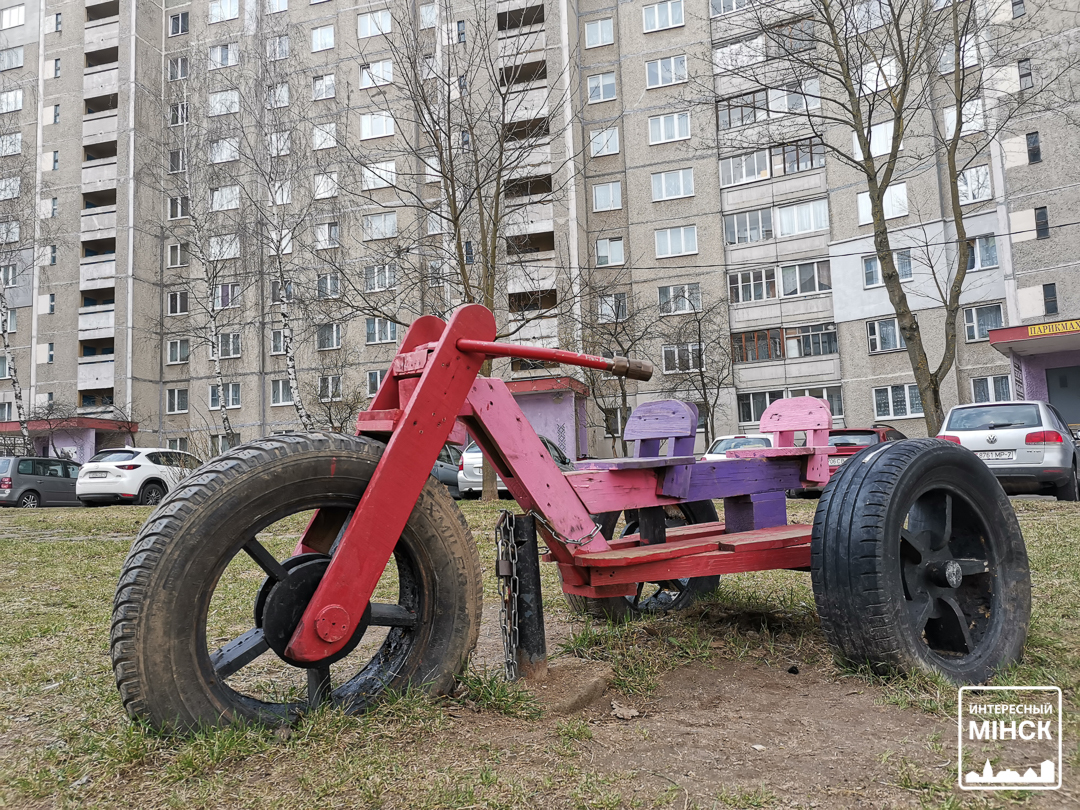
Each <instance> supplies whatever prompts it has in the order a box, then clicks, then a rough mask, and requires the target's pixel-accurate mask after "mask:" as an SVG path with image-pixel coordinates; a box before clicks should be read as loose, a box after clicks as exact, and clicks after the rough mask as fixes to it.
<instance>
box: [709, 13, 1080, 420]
mask: <svg viewBox="0 0 1080 810" xmlns="http://www.w3.org/2000/svg"><path fill="white" fill-rule="evenodd" d="M714 5H715V3H714ZM1076 14H1077V12H1076V11H1075V9H1072V10H1070V9H1063V8H1051V7H1045V8H1043V9H1039V10H1036V9H1033V8H1030V6H1029V8H1028V12H1027V14H1026V15H1025V16H1024V17H1023V18H1022V19H1019V20H1014V19H1013V14H1012V11H1011V4H1010V3H1009V2H1006V1H1005V0H990V2H988V3H982V2H974V0H957V2H949V0H858V2H856V0H839V1H837V0H805V2H803V3H800V4H797V5H795V6H790V5H784V6H765V5H755V6H754V7H753V8H752V9H748V10H746V11H745V12H743V13H740V14H738V15H732V17H731V19H730V22H729V23H728V24H727V25H726V26H725V31H727V32H730V33H731V34H732V35H733V36H736V37H739V38H738V39H737V40H736V41H734V42H732V43H728V44H725V45H722V46H720V47H718V48H717V49H716V51H715V52H714V62H715V69H716V73H717V78H716V92H717V94H718V95H719V96H722V97H724V98H722V99H721V103H720V127H721V131H720V134H719V144H720V148H721V153H722V154H723V153H728V154H732V153H735V152H736V151H737V150H739V149H740V148H741V149H755V147H756V150H755V152H751V153H749V154H748V161H742V162H740V161H735V163H733V164H732V165H731V166H730V170H731V171H733V172H735V171H745V170H747V166H748V165H750V164H754V167H752V168H751V169H749V170H750V171H751V172H754V171H757V169H756V161H757V155H759V154H760V155H761V156H762V159H763V161H768V160H769V156H768V153H767V152H759V151H757V150H760V146H759V144H761V143H792V142H793V141H796V140H797V139H800V138H801V139H806V138H807V137H808V136H809V137H810V138H811V139H812V141H803V142H802V145H803V146H804V147H805V150H804V151H805V155H804V156H801V155H800V154H799V151H798V145H793V146H792V148H791V155H792V157H791V159H792V160H795V161H796V162H798V161H799V160H803V159H805V160H808V161H811V162H813V161H816V160H817V159H818V155H819V154H820V158H821V159H822V160H823V159H824V156H825V154H826V153H828V154H829V155H831V156H832V157H833V158H834V159H835V160H836V161H837V162H838V164H839V165H841V166H843V167H846V168H847V169H849V170H851V172H852V177H854V178H858V180H856V181H855V182H860V181H861V183H864V184H865V188H866V192H865V193H866V197H865V199H864V200H863V201H860V205H861V206H863V207H864V209H865V214H866V215H868V221H869V222H870V223H871V224H872V227H873V241H874V250H875V252H876V254H877V260H878V263H879V266H880V274H881V279H882V281H883V283H884V285H885V287H886V289H887V291H888V294H889V300H890V302H891V304H892V307H893V309H894V311H895V312H896V317H897V322H898V326H899V330H900V333H901V335H902V336H903V339H904V341H905V344H906V347H907V354H908V357H909V360H910V362H911V367H912V369H913V371H914V375H915V380H916V383H917V384H918V387H919V393H920V395H921V397H922V404H923V410H924V412H925V419H926V425H927V430H928V432H929V435H935V434H936V433H937V431H938V428H939V426H940V424H941V421H942V419H943V416H944V414H943V404H942V399H941V386H942V384H943V382H944V380H945V378H946V376H947V375H948V373H949V372H950V370H951V369H952V367H953V365H954V362H955V359H956V329H957V326H956V319H957V313H958V312H959V309H960V298H961V294H962V293H963V292H964V291H965V290H966V289H967V287H966V286H965V282H966V280H967V271H968V263H969V256H970V250H971V245H970V240H969V237H968V234H967V231H966V228H965V217H966V216H970V214H971V213H974V212H975V211H978V210H979V208H978V207H977V206H976V207H972V206H971V205H970V203H971V202H973V201H976V200H979V199H983V198H984V197H983V196H982V194H983V193H984V192H985V193H987V194H988V192H989V176H990V173H989V169H988V168H985V167H983V168H980V166H981V164H982V163H985V160H986V157H987V155H988V153H989V150H990V147H991V144H992V143H993V142H994V140H995V138H996V137H997V135H998V134H999V133H1001V132H1002V131H1003V130H1005V129H1006V128H1007V127H1008V125H1009V123H1010V122H1011V121H1013V120H1014V119H1015V118H1016V117H1017V116H1018V115H1021V114H1027V113H1032V112H1037V111H1039V110H1042V109H1047V108H1050V107H1053V106H1056V105H1058V104H1060V103H1061V102H1062V98H1063V96H1065V95H1066V94H1067V93H1068V92H1071V87H1070V85H1069V83H1067V82H1064V81H1062V79H1063V77H1065V76H1066V75H1067V74H1069V73H1070V71H1072V70H1074V69H1075V67H1076V64H1077V53H1076V48H1075V45H1071V44H1069V43H1067V42H1064V41H1058V40H1056V39H1055V40H1054V41H1055V42H1056V44H1057V45H1059V46H1060V47H1054V48H1052V49H1040V50H1039V53H1038V55H1037V56H1035V57H1034V58H1032V52H1031V50H1032V49H1033V48H1035V47H1036V46H1035V45H1034V44H1033V43H1035V42H1038V41H1040V40H1044V39H1047V38H1048V37H1049V38H1051V39H1053V37H1052V34H1053V33H1054V32H1055V31H1057V30H1058V29H1060V30H1065V29H1069V28H1072V27H1074V25H1075V22H1073V23H1067V22H1063V20H1065V18H1075V17H1076ZM725 22H726V23H727V22H728V21H727V20H725ZM1032 64H1037V65H1038V67H1037V73H1038V82H1037V83H1036V82H1034V81H1032V76H1031V73H1030V71H1029V72H1028V74H1027V76H1026V77H1025V76H1021V75H1019V73H1018V71H1023V70H1024V69H1025V67H1027V68H1029V69H1030V67H1031V65H1032ZM743 124H754V126H749V127H744V128H742V129H734V128H735V127H738V126H740V125H743ZM729 127H730V128H731V129H728V128H729ZM785 159H787V156H786V155H785ZM761 169H762V170H763V171H765V172H768V168H766V166H765V165H764V163H763V165H762V167H761ZM935 171H936V172H937V173H938V176H939V178H940V183H941V187H942V188H943V189H944V192H945V197H946V199H944V200H941V201H940V203H937V204H936V210H940V211H941V214H938V215H937V216H944V217H945V218H946V219H947V220H948V225H949V227H950V228H951V229H952V233H951V234H949V235H948V237H947V238H944V240H943V238H942V236H941V235H940V234H939V235H938V236H937V237H936V238H935V239H934V240H932V241H931V243H930V244H928V245H926V246H925V247H927V248H929V250H928V251H927V254H928V255H927V267H926V270H927V273H928V275H929V276H930V281H929V284H928V285H925V286H924V287H923V288H921V289H920V291H919V293H918V294H920V295H926V296H931V297H933V298H935V299H936V303H937V304H940V306H942V307H943V308H944V310H945V318H944V327H943V334H942V335H941V342H942V345H943V349H942V354H941V357H940V359H938V360H937V362H936V363H934V362H932V361H931V359H930V357H929V355H928V351H927V347H926V342H925V335H924V332H925V329H926V327H925V326H923V327H920V324H919V322H918V320H917V319H916V317H915V313H914V311H913V307H912V302H911V300H910V298H909V296H910V293H909V291H908V289H906V288H905V287H904V285H903V284H902V281H903V280H904V279H905V278H906V277H907V271H908V268H906V267H905V268H898V267H897V262H896V260H895V254H894V251H895V250H897V249H898V248H900V247H903V248H907V247H917V245H913V243H912V240H911V237H910V236H908V235H904V234H902V233H901V231H902V230H904V229H908V228H910V225H897V224H896V223H895V222H890V220H894V219H895V218H896V217H897V216H902V215H903V214H906V213H915V212H916V209H917V208H918V207H919V203H918V201H913V202H912V204H911V205H909V204H908V203H907V202H906V200H902V199H901V195H900V193H899V192H900V188H899V186H900V184H901V183H903V182H904V181H905V180H907V179H910V178H913V177H918V176H919V175H921V174H924V173H927V172H931V173H932V172H935ZM983 186H985V189H984V188H982V187H983ZM927 207H928V208H929V207H930V206H927ZM900 209H902V210H900ZM901 270H903V271H904V272H903V274H902V273H901ZM935 342H936V341H935Z"/></svg>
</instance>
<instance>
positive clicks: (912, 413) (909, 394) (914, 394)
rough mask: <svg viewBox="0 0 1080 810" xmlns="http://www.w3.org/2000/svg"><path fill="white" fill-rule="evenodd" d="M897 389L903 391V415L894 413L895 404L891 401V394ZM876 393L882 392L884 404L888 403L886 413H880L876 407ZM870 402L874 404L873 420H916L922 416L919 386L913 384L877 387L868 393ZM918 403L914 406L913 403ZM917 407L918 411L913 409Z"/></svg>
mask: <svg viewBox="0 0 1080 810" xmlns="http://www.w3.org/2000/svg"><path fill="white" fill-rule="evenodd" d="M897 388H902V389H904V391H903V393H904V410H905V411H906V412H905V413H896V410H895V408H894V406H895V404H896V403H895V402H894V401H893V394H894V393H895V390H896V389H897ZM878 391H884V392H885V397H886V402H888V405H889V410H888V413H882V412H881V409H880V408H879V407H878V398H877V396H878ZM870 397H871V401H872V402H873V403H874V414H875V416H874V418H875V419H909V418H918V417H921V416H923V415H924V413H923V404H922V397H920V396H919V386H918V385H916V384H915V383H900V384H898V385H885V386H878V387H877V388H874V389H873V390H872V391H871V392H870ZM916 402H917V403H918V405H917V406H916V404H915V403H916ZM916 407H918V410H915V408H916Z"/></svg>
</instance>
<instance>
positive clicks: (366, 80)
mask: <svg viewBox="0 0 1080 810" xmlns="http://www.w3.org/2000/svg"><path fill="white" fill-rule="evenodd" d="M462 78H464V77H462ZM392 81H394V63H393V61H391V60H390V59H383V60H382V61H380V62H372V63H371V64H369V65H361V66H360V86H361V87H375V86H376V85H380V84H390V83H391V82H392Z"/></svg>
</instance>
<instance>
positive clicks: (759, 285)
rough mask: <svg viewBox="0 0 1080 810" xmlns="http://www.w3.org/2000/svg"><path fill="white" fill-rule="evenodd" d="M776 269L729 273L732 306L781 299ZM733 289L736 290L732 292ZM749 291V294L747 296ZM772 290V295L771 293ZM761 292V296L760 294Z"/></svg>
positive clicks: (729, 295) (729, 294) (729, 291)
mask: <svg viewBox="0 0 1080 810" xmlns="http://www.w3.org/2000/svg"><path fill="white" fill-rule="evenodd" d="M776 276H777V271H776V268H773V267H766V268H762V269H760V270H739V271H737V272H734V273H728V297H729V299H730V301H731V303H732V304H749V303H752V302H754V301H771V300H775V299H778V298H780V286H779V285H778V284H777V278H776ZM732 288H734V289H735V290H736V292H735V293H733V292H732ZM747 289H749V294H747ZM770 290H772V295H770V294H769V291H770ZM759 291H760V293H761V294H760V295H758V292H759Z"/></svg>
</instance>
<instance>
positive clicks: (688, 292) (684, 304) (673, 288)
mask: <svg viewBox="0 0 1080 810" xmlns="http://www.w3.org/2000/svg"><path fill="white" fill-rule="evenodd" d="M656 301H657V309H658V310H659V312H660V314H661V315H684V314H686V313H688V312H700V311H701V284H699V283H698V282H696V281H695V282H691V283H689V284H666V285H663V286H661V287H657V288H656Z"/></svg>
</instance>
